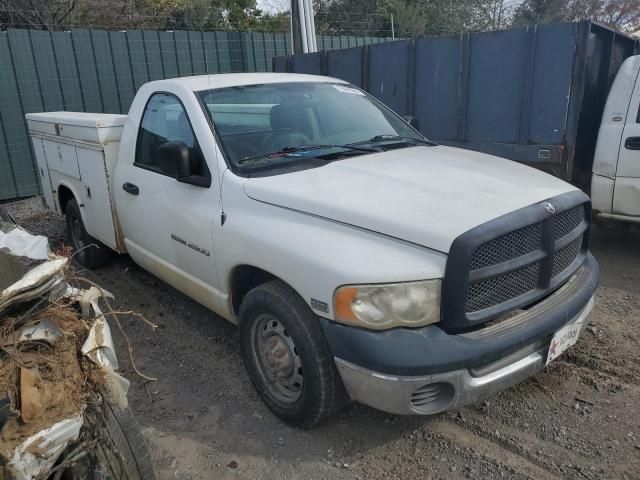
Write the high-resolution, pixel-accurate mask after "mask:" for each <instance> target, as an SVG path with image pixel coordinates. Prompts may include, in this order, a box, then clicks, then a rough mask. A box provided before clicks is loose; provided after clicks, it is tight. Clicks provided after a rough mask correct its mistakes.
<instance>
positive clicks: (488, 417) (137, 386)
mask: <svg viewBox="0 0 640 480" xmlns="http://www.w3.org/2000/svg"><path fill="white" fill-rule="evenodd" d="M5 206H6V207H7V209H8V210H9V212H10V213H11V214H12V215H13V216H14V218H15V219H16V220H17V221H18V222H19V223H21V224H22V225H23V226H25V227H26V228H27V229H29V230H30V231H32V232H34V233H39V234H45V235H48V236H49V237H50V238H51V239H52V243H53V245H54V246H60V244H61V243H63V242H67V240H66V234H65V232H64V221H63V219H62V218H60V217H58V216H57V215H55V214H52V213H49V212H47V211H45V210H44V209H43V208H42V206H41V203H40V201H39V199H29V200H23V201H20V202H15V203H12V204H7V205H5ZM592 239H593V241H592V244H593V251H594V253H595V255H596V257H597V258H598V260H599V261H600V264H601V267H602V279H601V287H600V290H599V293H598V303H597V306H596V309H595V313H594V316H593V321H592V324H591V326H589V327H588V329H587V330H586V331H585V333H584V334H583V335H582V336H581V338H580V339H579V341H578V343H577V344H576V345H575V346H574V347H572V348H571V349H570V350H569V351H567V352H566V353H565V354H564V355H563V356H562V357H560V358H559V359H558V360H556V361H555V362H554V363H552V364H551V365H550V366H549V367H547V368H546V369H545V370H543V371H542V372H540V373H538V374H537V375H535V376H534V377H532V378H531V379H529V380H527V381H525V382H524V383H522V384H520V385H518V386H515V387H513V388H511V389H509V390H507V391H505V392H503V393H501V394H499V395H497V396H495V397H493V398H491V399H490V400H488V401H485V402H481V403H478V404H476V405H472V406H470V407H467V408H464V409H462V410H460V411H457V412H451V413H445V414H440V415H436V416H433V417H399V416H393V415H387V414H384V413H380V412H377V411H374V410H372V409H369V408H367V407H364V406H360V405H355V404H353V405H350V406H348V407H347V408H346V409H345V410H344V411H343V412H342V413H340V414H339V415H338V416H337V417H336V418H335V419H333V420H332V421H330V422H328V423H326V424H324V425H322V426H320V427H319V428H316V429H314V430H311V431H301V430H298V429H295V428H291V427H289V426H287V425H285V424H283V423H282V422H280V421H279V420H278V419H277V418H276V417H274V416H273V415H272V414H271V413H270V412H269V411H268V410H267V408H266V407H265V406H264V405H263V404H262V403H261V401H260V400H259V398H258V396H257V394H256V393H255V392H254V390H253V388H252V386H251V384H250V382H249V380H248V378H247V376H246V374H245V372H244V368H243V365H242V361H241V359H240V354H239V347H238V339H237V331H236V328H235V327H234V326H233V325H231V324H229V323H227V322H225V321H224V320H222V319H221V318H219V317H217V316H216V315H214V314H212V313H211V312H209V311H207V310H206V309H204V308H203V307H201V306H200V305H198V304H196V303H195V302H193V301H192V300H190V299H188V298H186V297H185V296H184V295H182V294H180V293H179V292H177V291H176V290H174V289H173V288H171V287H169V286H167V285H165V284H164V283H163V282H161V281H159V280H157V279H155V278H154V277H152V276H151V275H150V274H148V273H146V272H144V271H143V270H141V269H140V268H138V267H137V266H136V265H135V264H133V262H132V261H131V260H130V259H129V258H128V257H127V256H121V257H118V258H116V259H114V261H113V262H112V263H111V264H110V265H109V266H107V267H105V268H103V269H100V270H98V271H96V272H85V274H86V275H87V276H88V277H89V278H91V279H93V280H95V281H97V282H99V283H100V284H102V285H103V286H104V287H105V288H107V289H108V290H110V291H111V292H112V293H113V294H114V295H115V296H116V302H117V304H118V305H119V306H120V307H121V308H122V309H123V310H130V309H135V310H137V311H139V312H141V313H143V314H144V315H145V316H146V317H147V318H149V319H152V320H153V321H155V322H156V323H158V324H159V326H160V328H159V329H158V330H157V331H156V332H155V333H153V332H151V331H149V329H148V328H146V327H145V326H144V325H143V324H142V323H141V322H139V321H136V320H133V319H131V320H130V321H129V322H128V323H126V324H125V330H126V332H127V335H128V336H129V337H130V338H131V341H132V343H133V346H134V349H135V357H136V361H137V364H138V366H139V368H140V369H141V370H143V371H145V372H147V373H149V374H151V375H155V376H157V377H159V380H158V381H157V382H154V383H146V384H145V383H144V382H143V381H141V380H140V379H139V377H137V376H136V375H135V374H134V373H133V372H132V371H131V369H128V367H127V365H128V362H127V353H126V348H125V346H124V344H123V342H122V338H118V346H119V349H120V351H119V357H120V359H121V363H122V365H123V370H124V371H125V374H126V375H127V376H128V378H130V379H131V380H132V388H131V392H130V401H131V406H132V408H133V409H134V411H135V413H136V416H137V418H138V420H139V422H140V424H141V425H142V426H143V429H144V432H145V435H146V438H147V440H148V442H149V445H150V447H151V449H152V454H153V456H154V458H155V460H156V468H157V476H158V478H159V480H169V479H174V480H175V479H177V480H187V479H193V480H195V479H203V480H204V479H211V478H216V479H305V480H307V479H336V480H342V479H353V480H357V479H361V480H364V479H396V478H398V479H400V478H401V479H403V480H409V479H418V478H419V479H425V478H469V479H477V478H482V479H485V478H513V479H521V478H522V479H525V478H534V479H547V478H548V479H554V478H575V479H603V478H616V479H637V478H640V395H639V393H640V376H639V373H640V362H639V360H640V353H639V349H638V337H639V329H638V327H639V322H640V236H638V235H635V236H631V235H622V234H618V235H611V234H607V235H605V234H604V233H603V232H600V231H599V230H598V229H595V231H594V234H593V236H592Z"/></svg>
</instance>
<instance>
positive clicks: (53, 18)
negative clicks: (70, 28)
mask: <svg viewBox="0 0 640 480" xmlns="http://www.w3.org/2000/svg"><path fill="white" fill-rule="evenodd" d="M76 6H77V3H76V0H0V8H2V10H3V12H2V23H3V24H4V25H7V26H19V27H28V28H32V29H35V30H57V29H59V28H61V27H62V26H63V25H65V24H66V22H67V21H68V19H69V17H70V16H71V14H72V13H73V12H74V10H75V9H76Z"/></svg>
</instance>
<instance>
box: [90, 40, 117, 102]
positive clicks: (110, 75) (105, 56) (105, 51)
mask: <svg viewBox="0 0 640 480" xmlns="http://www.w3.org/2000/svg"><path fill="white" fill-rule="evenodd" d="M91 41H92V42H93V48H94V49H95V58H96V69H97V72H98V78H99V79H100V90H101V94H102V103H103V105H104V110H103V111H104V112H105V113H120V108H121V107H120V105H121V104H120V92H119V91H118V82H117V81H116V71H115V69H114V66H113V65H114V64H113V57H112V55H111V42H110V41H109V32H105V31H102V30H93V31H92V32H91Z"/></svg>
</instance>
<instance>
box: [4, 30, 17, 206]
mask: <svg viewBox="0 0 640 480" xmlns="http://www.w3.org/2000/svg"><path fill="white" fill-rule="evenodd" d="M0 65H4V66H5V68H0V105H2V108H0V193H1V194H2V197H0V198H17V197H20V196H22V194H21V192H20V190H19V189H18V179H17V176H16V171H15V167H14V162H15V161H14V158H13V155H12V154H13V152H12V151H11V148H10V145H9V136H10V135H11V129H10V125H9V122H10V121H11V120H12V112H11V110H13V109H17V108H19V106H18V105H17V102H18V95H17V90H16V84H15V80H14V77H13V71H12V69H11V56H10V53H9V39H8V35H7V33H6V32H0ZM13 90H15V91H13Z"/></svg>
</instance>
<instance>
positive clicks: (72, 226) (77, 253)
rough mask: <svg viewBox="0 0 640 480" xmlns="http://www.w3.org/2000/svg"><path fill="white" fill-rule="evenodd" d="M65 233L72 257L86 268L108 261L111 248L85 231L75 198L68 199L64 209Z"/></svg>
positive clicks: (101, 264) (92, 267)
mask: <svg viewBox="0 0 640 480" xmlns="http://www.w3.org/2000/svg"><path fill="white" fill-rule="evenodd" d="M64 216H65V218H66V221H67V235H68V236H69V239H70V240H71V245H72V246H73V249H74V259H76V260H77V261H78V262H79V263H80V264H82V265H84V266H85V267H87V268H91V269H94V268H98V267H102V266H104V265H106V264H107V263H109V260H110V259H111V254H112V252H111V250H110V249H109V247H107V246H106V245H104V244H103V243H102V242H100V241H99V240H97V239H95V238H93V237H92V236H91V235H89V234H88V233H87V229H86V228H85V227H84V222H83V221H82V214H81V213H80V207H79V206H78V202H77V201H76V200H75V199H71V200H69V202H68V203H67V206H66V207H65V209H64Z"/></svg>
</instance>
